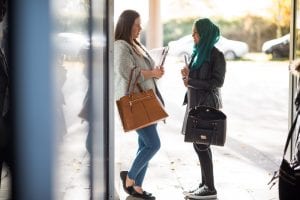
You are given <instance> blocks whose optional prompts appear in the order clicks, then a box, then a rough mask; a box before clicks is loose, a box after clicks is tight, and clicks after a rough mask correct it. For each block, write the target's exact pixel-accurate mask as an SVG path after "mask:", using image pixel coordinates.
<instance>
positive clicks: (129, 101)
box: [116, 68, 168, 132]
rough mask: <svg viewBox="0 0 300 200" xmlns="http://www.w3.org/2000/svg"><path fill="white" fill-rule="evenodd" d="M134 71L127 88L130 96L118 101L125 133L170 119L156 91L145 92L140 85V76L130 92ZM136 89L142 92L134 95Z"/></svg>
mask: <svg viewBox="0 0 300 200" xmlns="http://www.w3.org/2000/svg"><path fill="white" fill-rule="evenodd" d="M134 69H135V68H134ZM134 69H133V70H132V71H131V74H130V79H129V83H128V87H127V94H128V95H125V96H123V97H121V98H120V99H119V100H117V101H116V103H117V107H118V111H119V115H120V118H121V121H122V125H123V130H124V132H128V131H132V130H137V129H140V128H144V127H146V126H149V125H151V124H155V123H157V122H158V121H160V120H164V119H166V118H167V117H168V114H167V112H166V111H165V109H164V107H163V105H162V103H161V102H160V100H159V99H158V98H157V96H156V94H155V93H154V91H153V90H152V89H150V90H147V91H144V90H142V88H141V87H140V86H139V85H138V83H137V80H138V77H139V76H137V77H136V80H135V81H134V84H133V88H132V90H131V91H130V84H131V81H132V75H133V71H134ZM135 87H138V88H139V90H140V92H137V93H134V88H135Z"/></svg>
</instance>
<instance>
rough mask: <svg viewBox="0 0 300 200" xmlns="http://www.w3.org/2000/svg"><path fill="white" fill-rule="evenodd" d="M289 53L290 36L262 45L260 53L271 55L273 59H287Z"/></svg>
mask: <svg viewBox="0 0 300 200" xmlns="http://www.w3.org/2000/svg"><path fill="white" fill-rule="evenodd" d="M289 51H290V34H286V35H284V36H282V37H280V38H276V39H273V40H269V41H266V42H264V43H263V45H262V52H264V53H266V54H272V57H273V58H288V57H289Z"/></svg>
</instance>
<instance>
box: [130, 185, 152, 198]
mask: <svg viewBox="0 0 300 200" xmlns="http://www.w3.org/2000/svg"><path fill="white" fill-rule="evenodd" d="M132 189H133V190H132V193H131V196H133V197H136V198H141V199H150V200H155V196H152V194H151V193H149V192H146V191H143V193H142V194H141V193H138V192H137V191H135V189H134V188H132Z"/></svg>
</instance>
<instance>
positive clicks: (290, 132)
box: [283, 112, 300, 157]
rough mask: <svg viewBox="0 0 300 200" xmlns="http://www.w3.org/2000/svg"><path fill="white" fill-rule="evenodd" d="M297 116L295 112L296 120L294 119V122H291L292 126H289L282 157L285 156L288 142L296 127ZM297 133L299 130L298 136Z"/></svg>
mask: <svg viewBox="0 0 300 200" xmlns="http://www.w3.org/2000/svg"><path fill="white" fill-rule="evenodd" d="M298 116H299V112H297V115H296V118H295V120H294V122H293V124H292V126H291V128H290V131H289V134H288V137H287V139H286V142H285V146H284V151H283V157H284V156H285V154H286V151H287V148H288V146H289V143H290V140H291V138H292V135H293V132H294V130H295V127H296V124H297V120H298ZM299 131H300V129H299V130H298V134H299Z"/></svg>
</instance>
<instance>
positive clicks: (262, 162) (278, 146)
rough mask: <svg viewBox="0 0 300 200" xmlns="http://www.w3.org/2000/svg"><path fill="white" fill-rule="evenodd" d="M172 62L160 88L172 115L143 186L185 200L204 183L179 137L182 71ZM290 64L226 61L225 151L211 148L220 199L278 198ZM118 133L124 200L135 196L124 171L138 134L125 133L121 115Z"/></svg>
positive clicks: (160, 198)
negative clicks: (125, 188) (276, 174)
mask: <svg viewBox="0 0 300 200" xmlns="http://www.w3.org/2000/svg"><path fill="white" fill-rule="evenodd" d="M168 64H169V65H168V67H166V75H165V77H164V80H166V81H162V82H160V88H161V91H162V94H163V96H164V97H165V101H166V108H167V111H168V112H169V115H170V116H169V118H168V120H167V124H163V123H159V134H160V137H161V149H160V151H159V152H158V153H157V155H155V157H154V158H153V160H151V163H150V165H149V169H148V171H147V174H146V178H145V181H144V185H143V188H144V189H145V190H146V191H149V192H151V193H153V194H154V195H155V196H156V199H157V200H169V199H172V200H182V199H184V196H183V194H182V192H183V191H184V190H185V189H189V188H190V187H194V186H196V185H198V184H199V183H200V181H201V180H200V178H201V171H200V166H199V162H198V158H197V155H196V153H195V152H194V149H193V147H192V144H191V143H185V142H184V136H183V135H181V133H180V130H181V124H182V120H183V115H184V110H185V107H184V106H182V104H181V103H182V97H183V95H184V90H185V88H183V87H181V86H180V85H181V78H180V75H179V70H180V68H179V67H177V66H178V63H170V62H169V63H168ZM172 64H173V66H172ZM287 66H288V64H287V63H286V62H265V61H261V62H251V61H250V62H239V61H237V62H227V74H226V80H225V85H224V87H223V90H222V91H223V102H224V109H223V111H224V112H225V113H226V114H227V117H228V129H227V140H226V144H225V146H224V147H217V146H213V147H212V151H213V162H214V176H215V185H216V189H217V192H218V199H219V200H277V199H278V191H277V187H278V185H275V186H274V187H273V188H272V189H271V190H270V189H269V187H270V186H269V185H268V182H269V181H270V179H271V177H272V176H273V172H274V171H276V170H278V168H279V164H280V162H281V158H282V152H283V145H284V143H285V138H286V135H287V131H288V130H287V123H288V122H287V113H288V111H287V110H288V109H287V102H288V70H287ZM171 67H172V68H171ZM174 71H175V72H176V71H178V72H177V73H178V75H176V73H173V72H174ZM245 72H247V73H246V74H247V75H246V76H244V75H243V74H245ZM269 73H272V76H271V77H270V76H269ZM275 97H276V98H275ZM115 134H116V135H115V138H116V145H115V146H116V165H115V166H116V184H117V186H116V187H117V188H119V194H120V200H125V199H126V200H129V199H133V198H132V197H130V196H128V195H127V194H126V193H125V192H124V191H123V189H122V185H121V182H120V179H119V171H120V170H128V169H129V167H130V165H131V162H132V160H133V158H134V155H135V153H136V150H137V136H136V133H135V132H130V133H126V134H125V133H123V132H122V130H121V128H120V124H119V120H118V119H117V116H116V131H115Z"/></svg>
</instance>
